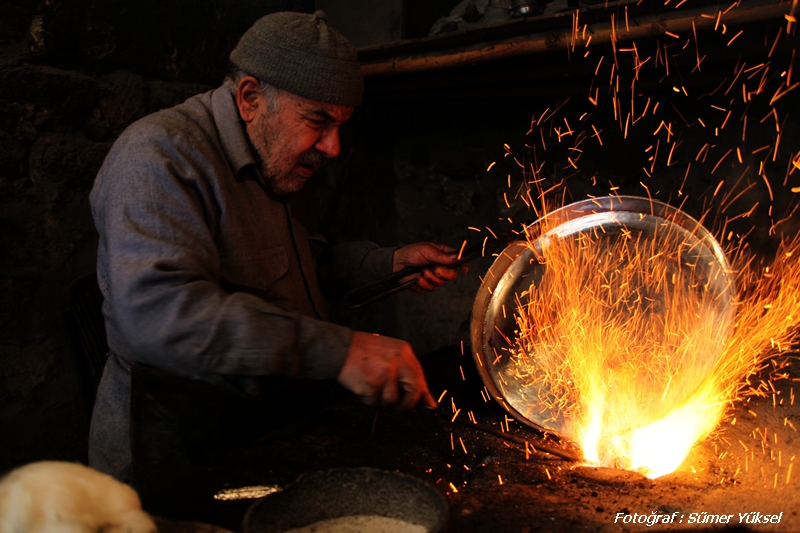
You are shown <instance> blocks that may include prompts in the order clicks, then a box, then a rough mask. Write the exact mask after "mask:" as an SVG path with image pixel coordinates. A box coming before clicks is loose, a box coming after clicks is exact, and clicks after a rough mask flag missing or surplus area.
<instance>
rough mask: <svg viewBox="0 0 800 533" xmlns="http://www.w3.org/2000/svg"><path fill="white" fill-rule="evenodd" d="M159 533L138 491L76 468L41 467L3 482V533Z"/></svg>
mask: <svg viewBox="0 0 800 533" xmlns="http://www.w3.org/2000/svg"><path fill="white" fill-rule="evenodd" d="M101 531H102V532H103V533H156V525H155V524H154V523H153V520H152V519H151V518H150V516H148V515H147V513H145V512H144V511H142V506H141V502H140V501H139V496H138V495H137V494H136V491H135V490H133V489H132V488H131V487H130V486H128V485H125V484H124V483H120V482H119V481H117V480H115V479H114V478H112V477H111V476H108V475H106V474H102V473H100V472H98V471H96V470H93V469H91V468H88V467H86V466H83V465H81V464H77V463H66V462H56V461H42V462H38V463H31V464H29V465H25V466H22V467H20V468H17V469H16V470H13V471H11V472H10V473H9V474H8V475H6V476H5V477H4V478H2V479H0V533H16V532H25V533H100V532H101Z"/></svg>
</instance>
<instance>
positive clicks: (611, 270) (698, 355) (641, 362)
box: [507, 210, 800, 478]
mask: <svg viewBox="0 0 800 533" xmlns="http://www.w3.org/2000/svg"><path fill="white" fill-rule="evenodd" d="M673 212H677V213H678V214H679V215H681V216H682V214H681V213H680V212H678V211H677V210H674V211H673ZM644 217H645V215H640V219H643V218H644ZM634 222H635V221H634ZM676 222H677V221H676V219H674V218H672V217H667V218H666V219H657V221H656V222H655V223H652V224H649V225H645V226H639V225H637V224H635V223H634V224H628V223H625V222H623V221H620V220H616V221H615V222H613V223H611V224H604V225H601V226H599V227H594V228H592V229H591V230H590V231H580V232H578V233H575V234H570V235H559V234H558V230H557V228H556V227H555V226H554V225H553V224H550V226H551V227H548V222H547V217H545V218H544V219H543V220H542V221H540V228H539V231H538V232H537V233H536V235H534V236H532V237H530V238H529V243H528V245H529V248H530V249H531V250H532V251H533V254H534V256H535V258H536V261H537V262H538V264H539V265H541V268H540V271H539V272H540V273H539V274H538V275H536V276H534V279H535V281H534V282H533V283H532V284H531V286H530V289H529V290H528V291H525V292H524V293H522V294H520V295H518V297H517V304H518V311H517V316H516V318H517V326H518V328H519V331H518V333H519V336H518V339H517V342H516V347H515V348H514V350H513V351H514V358H513V364H512V365H511V366H510V367H509V368H508V370H507V373H508V375H509V376H510V377H513V378H515V379H516V380H517V383H518V384H521V386H522V387H531V389H532V390H536V391H537V393H536V396H537V397H538V404H537V403H536V402H533V405H531V406H530V409H538V410H539V412H540V413H546V414H549V415H550V419H549V420H551V421H553V422H554V425H556V426H558V427H561V428H563V429H562V433H563V434H565V435H566V436H568V437H571V438H573V439H574V440H576V441H578V444H579V445H580V447H581V449H582V451H583V455H584V457H585V458H586V460H587V462H589V463H590V464H593V465H602V466H611V467H618V468H625V469H631V470H637V471H639V472H641V473H642V474H644V475H646V476H648V477H650V478H656V477H659V476H662V475H664V474H667V473H669V472H672V471H673V470H675V469H676V468H678V467H679V466H680V464H681V463H682V461H683V460H684V458H685V457H686V456H687V455H688V454H689V453H690V451H691V449H692V447H693V446H694V444H695V443H697V442H698V441H700V440H702V439H704V438H706V437H707V436H708V435H709V434H711V433H712V431H713V430H714V429H715V428H716V427H717V425H718V423H719V422H720V420H721V419H722V418H723V417H724V416H725V413H726V412H727V409H728V408H729V407H730V406H731V405H732V402H734V401H735V400H736V398H737V396H740V395H741V394H742V393H743V392H744V391H743V387H742V383H743V382H742V380H743V379H744V378H746V377H748V376H749V375H750V374H752V373H754V372H755V371H756V369H757V367H758V365H759V364H760V363H761V362H762V361H763V360H764V358H765V357H766V356H767V355H771V354H774V352H775V350H778V351H783V350H785V349H787V348H788V347H789V342H790V340H791V337H792V336H793V334H794V326H795V325H796V324H797V322H798V317H797V313H798V312H800V306H798V304H799V303H800V262H798V258H800V255H799V254H800V250H799V248H800V239H797V238H795V239H794V240H793V241H791V242H789V243H785V244H784V245H783V246H782V247H781V250H780V251H779V252H778V255H777V256H776V258H775V260H774V262H773V263H772V265H771V266H770V267H763V268H762V267H759V266H757V265H756V262H755V261H754V259H753V256H752V255H751V254H750V253H749V252H748V251H747V249H746V247H744V246H740V247H739V248H738V249H730V250H728V256H729V257H731V258H732V261H733V263H734V265H735V269H734V270H731V269H730V267H729V266H728V265H727V264H726V261H725V260H724V258H723V259H720V257H719V255H715V254H714V253H713V252H714V250H713V248H714V247H716V249H717V250H720V251H721V249H720V248H719V247H718V245H717V243H716V242H715V241H713V239H712V238H711V236H710V235H708V234H706V235H705V236H704V235H703V233H704V232H705V230H703V229H702V227H701V226H700V225H699V224H697V226H696V228H691V227H689V228H687V227H686V226H685V225H684V226H681V225H679V224H677V223H676ZM634 226H635V227H634ZM709 239H710V240H711V242H710V243H709ZM734 285H735V286H734ZM735 287H738V293H737V291H736V289H735Z"/></svg>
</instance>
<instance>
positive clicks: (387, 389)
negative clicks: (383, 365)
mask: <svg viewBox="0 0 800 533" xmlns="http://www.w3.org/2000/svg"><path fill="white" fill-rule="evenodd" d="M398 394H399V393H398V390H397V366H396V365H390V367H389V371H388V372H387V375H386V381H385V382H384V384H383V390H382V391H381V403H382V404H383V405H394V404H396V403H397V400H398Z"/></svg>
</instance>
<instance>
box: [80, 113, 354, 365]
mask: <svg viewBox="0 0 800 533" xmlns="http://www.w3.org/2000/svg"><path fill="white" fill-rule="evenodd" d="M156 130H157V129H156ZM165 135H166V134H165V133H164V132H163V131H160V130H157V131H153V127H150V128H147V127H140V128H133V129H129V131H127V132H126V133H124V134H123V136H122V137H120V139H119V140H118V142H117V143H116V144H115V147H114V148H113V149H112V151H111V153H110V154H109V156H108V157H107V158H106V161H105V162H104V164H103V167H102V168H101V170H100V173H99V174H98V178H97V180H96V182H95V186H94V188H93V190H92V194H91V204H92V212H93V215H94V218H95V224H96V226H97V229H98V231H99V234H100V243H99V250H98V279H99V281H100V285H101V289H102V290H103V293H104V296H105V299H106V302H105V304H104V305H105V307H104V314H105V316H106V326H107V330H108V338H109V346H110V348H111V349H112V351H114V352H115V353H117V354H118V355H120V356H121V357H123V358H125V359H129V360H132V361H136V362H140V363H144V364H149V365H152V366H156V367H159V368H162V369H164V370H167V371H170V372H172V373H175V374H179V375H188V376H196V377H202V376H203V375H208V374H217V375H232V376H233V375H235V376H243V375H244V376H265V375H278V374H280V375H289V376H298V377H308V378H330V377H334V376H336V374H337V373H338V371H339V369H340V368H341V365H342V363H343V361H344V358H345V354H346V351H347V348H348V345H349V342H350V337H351V335H352V332H351V330H349V329H347V328H344V327H341V326H338V325H335V324H332V323H329V322H324V321H321V320H316V319H314V318H310V317H308V316H305V315H301V314H299V313H297V312H294V311H291V310H287V309H284V308H281V307H279V306H276V305H274V304H271V303H270V302H268V301H265V300H264V299H261V298H259V297H257V296H254V295H251V294H247V293H244V292H232V293H228V292H226V291H225V290H224V289H223V288H222V287H221V286H220V258H219V254H218V250H217V247H216V244H215V240H214V235H215V232H216V230H217V227H216V226H217V224H218V223H219V219H220V215H219V213H218V212H215V209H217V208H216V207H215V204H214V201H213V197H214V196H213V191H212V190H211V189H210V188H211V185H210V184H209V180H208V179H204V175H205V174H207V173H209V172H223V173H224V172H228V173H230V170H229V169H226V168H214V167H213V165H214V164H220V165H221V164H222V163H214V161H217V160H219V158H209V159H210V161H211V163H210V168H204V165H200V164H198V163H197V162H195V161H196V158H193V157H190V155H189V154H188V153H187V150H188V149H187V148H186V147H187V146H190V145H192V144H193V140H192V139H187V140H186V141H185V142H184V143H183V145H182V146H184V148H183V149H181V148H180V146H181V143H175V142H174V139H165ZM159 139H161V140H159ZM194 141H199V139H196V140H194ZM176 144H177V145H178V147H176ZM207 166H209V165H206V167H207Z"/></svg>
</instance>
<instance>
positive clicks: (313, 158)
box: [297, 148, 325, 168]
mask: <svg viewBox="0 0 800 533" xmlns="http://www.w3.org/2000/svg"><path fill="white" fill-rule="evenodd" d="M297 161H298V163H300V164H301V165H306V166H310V167H314V168H317V167H319V166H320V165H321V164H322V162H323V161H325V155H324V154H323V153H322V152H320V151H319V150H317V149H316V148H311V149H310V150H308V151H306V152H304V153H303V155H301V156H300V157H299V158H298V160H297Z"/></svg>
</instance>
